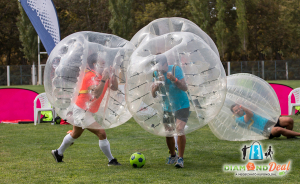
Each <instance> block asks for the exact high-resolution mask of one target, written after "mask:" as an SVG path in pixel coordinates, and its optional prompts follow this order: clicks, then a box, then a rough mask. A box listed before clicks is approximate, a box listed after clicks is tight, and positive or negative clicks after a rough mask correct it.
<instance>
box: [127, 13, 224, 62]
mask: <svg viewBox="0 0 300 184" xmlns="http://www.w3.org/2000/svg"><path fill="white" fill-rule="evenodd" d="M171 32H189V33H194V34H195V35H197V36H199V37H200V38H202V40H203V41H204V42H205V43H207V45H208V46H209V47H210V48H211V49H212V50H213V51H214V52H215V53H216V55H217V56H219V52H218V48H217V46H216V45H215V43H214V42H213V40H212V39H211V38H210V37H209V36H208V35H207V34H206V33H205V32H204V31H203V30H202V29H201V28H200V27H198V26H197V25H196V24H195V23H193V22H192V21H190V20H187V19H184V18H181V17H169V18H160V19H156V20H154V21H152V22H150V23H149V24H148V25H147V26H145V27H143V28H142V29H141V30H139V31H138V32H137V33H136V34H135V35H134V36H133V38H132V39H131V40H130V42H131V43H133V44H134V46H135V47H138V46H139V45H140V44H141V43H143V42H146V41H148V40H150V39H152V38H154V37H156V36H160V35H163V34H167V33H171Z"/></svg>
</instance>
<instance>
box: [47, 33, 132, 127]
mask: <svg viewBox="0 0 300 184" xmlns="http://www.w3.org/2000/svg"><path fill="white" fill-rule="evenodd" d="M133 48H134V47H133V46H132V45H131V44H130V43H129V42H128V41H127V40H124V39H122V38H120V37H118V36H115V35H110V34H104V33H97V32H88V31H86V32H77V33H74V34H72V35H69V36H67V37H66V38H64V39H63V40H61V41H60V42H59V43H58V44H57V45H56V46H55V48H54V49H53V51H52V52H51V54H50V56H49V58H48V60H47V64H46V68H45V72H44V79H45V80H44V85H45V91H46V93H47V97H48V99H49V101H50V103H51V104H52V106H54V108H55V111H56V113H57V114H58V115H59V116H60V117H61V118H62V119H67V121H68V122H69V123H71V124H72V125H75V126H78V127H83V128H93V129H107V128H113V127H116V126H118V125H120V124H122V123H125V122H126V121H127V120H128V119H130V118H131V114H130V113H129V111H128V110H127V107H126V102H125V91H124V84H125V81H126V79H125V76H126V70H127V69H126V65H128V64H126V62H128V60H129V56H130V55H131V53H132V52H133Z"/></svg>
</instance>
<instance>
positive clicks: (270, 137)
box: [269, 118, 285, 139]
mask: <svg viewBox="0 0 300 184" xmlns="http://www.w3.org/2000/svg"><path fill="white" fill-rule="evenodd" d="M274 127H281V128H285V127H283V126H281V125H280V124H279V118H278V121H277V123H276V125H275V126H274ZM280 136H281V134H279V135H277V136H274V135H272V134H270V136H269V139H273V138H274V137H280Z"/></svg>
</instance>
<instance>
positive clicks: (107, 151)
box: [99, 139, 114, 162]
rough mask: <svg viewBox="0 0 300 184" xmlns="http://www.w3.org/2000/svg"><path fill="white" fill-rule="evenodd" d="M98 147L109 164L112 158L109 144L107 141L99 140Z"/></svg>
mask: <svg viewBox="0 0 300 184" xmlns="http://www.w3.org/2000/svg"><path fill="white" fill-rule="evenodd" d="M99 147H100V149H101V150H102V152H103V153H104V155H105V156H106V157H107V158H108V161H109V162H110V161H111V160H112V159H114V157H113V156H112V154H111V152H110V144H109V141H108V140H107V139H103V140H99Z"/></svg>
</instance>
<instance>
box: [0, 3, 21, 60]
mask: <svg viewBox="0 0 300 184" xmlns="http://www.w3.org/2000/svg"><path fill="white" fill-rule="evenodd" d="M18 15H19V10H18V4H17V1H10V0H2V1H0V25H1V29H0V43H1V47H0V58H1V60H0V64H2V65H13V64H19V63H21V62H24V63H26V61H25V60H22V59H21V58H22V52H20V50H19V48H20V47H21V43H20V41H19V31H18V29H17V26H16V21H17V20H16V17H17V16H18ZM24 63H23V64H24Z"/></svg>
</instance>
